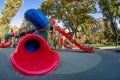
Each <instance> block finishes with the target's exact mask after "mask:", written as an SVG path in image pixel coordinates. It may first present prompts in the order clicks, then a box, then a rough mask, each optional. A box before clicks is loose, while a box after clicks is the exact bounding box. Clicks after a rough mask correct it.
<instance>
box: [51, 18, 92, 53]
mask: <svg viewBox="0 0 120 80" xmlns="http://www.w3.org/2000/svg"><path fill="white" fill-rule="evenodd" d="M51 20H52V21H51V25H50V27H53V26H54V25H55V20H54V19H51ZM55 31H58V32H59V33H60V34H62V35H63V36H65V37H66V38H67V39H68V40H69V42H70V43H72V44H74V45H75V46H77V47H78V48H79V49H81V50H83V51H85V52H91V53H94V49H93V48H85V47H83V46H81V45H80V44H79V43H78V42H76V41H75V40H74V39H72V37H71V36H70V35H69V34H67V33H66V32H64V31H63V30H62V29H61V28H60V27H59V26H55ZM64 47H66V48H68V49H72V47H70V46H67V45H66V44H64Z"/></svg>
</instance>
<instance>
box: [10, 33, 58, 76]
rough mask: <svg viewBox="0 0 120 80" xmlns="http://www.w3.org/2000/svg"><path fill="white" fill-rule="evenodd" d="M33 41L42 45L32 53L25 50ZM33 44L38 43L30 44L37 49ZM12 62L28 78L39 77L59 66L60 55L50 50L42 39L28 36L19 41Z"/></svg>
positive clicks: (36, 36)
mask: <svg viewBox="0 0 120 80" xmlns="http://www.w3.org/2000/svg"><path fill="white" fill-rule="evenodd" d="M31 39H35V40H37V41H39V44H40V46H39V48H38V47H37V48H38V49H37V50H35V51H32V52H30V51H29V50H27V49H26V48H25V44H26V42H27V41H28V40H31ZM33 43H36V42H31V43H29V44H31V45H32V46H33V47H35V46H36V44H35V45H33ZM31 45H30V46H31ZM28 47H29V46H28ZM10 60H11V63H12V65H13V67H14V68H15V69H16V70H17V71H18V72H19V73H21V74H23V75H27V76H38V75H44V74H47V73H49V72H51V71H53V70H54V69H55V68H56V67H57V65H58V62H59V55H58V53H57V52H55V51H52V50H51V49H50V47H49V46H48V44H47V42H46V41H45V40H44V39H43V38H42V37H40V36H39V35H36V34H28V35H26V36H24V37H23V38H22V39H21V40H20V41H19V43H18V46H17V48H16V51H15V52H14V53H13V54H12V55H11V56H10Z"/></svg>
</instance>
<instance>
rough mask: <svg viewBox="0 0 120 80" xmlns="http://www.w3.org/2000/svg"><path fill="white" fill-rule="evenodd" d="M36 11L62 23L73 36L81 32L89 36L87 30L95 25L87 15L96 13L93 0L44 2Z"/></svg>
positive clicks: (47, 0) (50, 0)
mask: <svg viewBox="0 0 120 80" xmlns="http://www.w3.org/2000/svg"><path fill="white" fill-rule="evenodd" d="M38 9H39V10H41V11H43V13H44V14H46V15H47V16H48V17H51V16H52V17H53V18H55V19H57V20H59V21H62V22H63V23H64V27H65V28H67V29H68V30H69V32H71V33H73V34H76V33H77V32H79V31H81V30H82V31H83V32H84V33H85V34H86V35H89V28H91V27H94V25H95V24H96V23H95V21H94V19H93V18H92V17H91V16H89V15H88V14H89V13H94V12H96V8H95V1H94V0H46V1H45V2H44V3H43V4H42V5H41V7H40V8H38ZM73 34H72V35H73Z"/></svg>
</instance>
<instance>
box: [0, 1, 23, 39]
mask: <svg viewBox="0 0 120 80" xmlns="http://www.w3.org/2000/svg"><path fill="white" fill-rule="evenodd" d="M22 1H23V0H5V7H4V9H3V10H2V16H0V32H1V33H2V34H1V35H0V36H1V37H3V36H4V35H5V33H6V32H7V31H8V30H9V26H10V25H9V23H10V21H11V20H12V18H13V17H14V16H15V14H16V13H17V11H18V10H19V8H20V6H21V5H22Z"/></svg>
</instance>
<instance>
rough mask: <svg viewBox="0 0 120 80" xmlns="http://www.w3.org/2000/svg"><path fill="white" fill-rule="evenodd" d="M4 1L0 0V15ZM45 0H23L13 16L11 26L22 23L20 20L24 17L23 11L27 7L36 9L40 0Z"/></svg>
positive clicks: (42, 0)
mask: <svg viewBox="0 0 120 80" xmlns="http://www.w3.org/2000/svg"><path fill="white" fill-rule="evenodd" d="M4 1H5V0H0V16H1V11H2V9H3V8H4ZM44 1H45V0H24V2H23V4H22V6H21V7H20V8H19V10H18V12H17V14H16V15H15V16H14V17H13V19H12V21H11V23H10V25H11V26H14V25H16V26H18V27H20V24H21V23H22V20H23V18H24V13H25V12H26V11H27V10H28V9H33V8H34V9H37V8H38V7H39V6H40V5H41V3H42V2H44Z"/></svg>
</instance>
